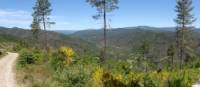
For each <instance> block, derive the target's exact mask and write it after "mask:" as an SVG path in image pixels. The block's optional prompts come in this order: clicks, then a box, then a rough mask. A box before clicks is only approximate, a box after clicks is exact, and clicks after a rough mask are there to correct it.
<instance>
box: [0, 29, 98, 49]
mask: <svg viewBox="0 0 200 87" xmlns="http://www.w3.org/2000/svg"><path fill="white" fill-rule="evenodd" d="M38 37H39V38H38V41H35V39H34V38H33V34H32V32H31V31H30V30H28V29H22V28H17V27H14V28H5V27H0V44H1V43H3V42H8V43H9V42H13V43H21V42H25V43H27V44H28V45H30V46H31V47H33V46H34V45H36V44H38V45H40V46H41V47H44V46H43V45H44V41H45V32H44V31H40V33H39V35H38ZM47 37H48V45H49V46H51V47H53V48H58V47H61V46H69V47H72V48H74V49H76V50H78V51H79V52H83V51H85V50H86V49H89V48H90V47H91V48H94V49H95V47H94V45H92V44H90V43H88V42H87V41H85V40H82V39H80V38H78V37H72V36H69V35H64V34H60V33H57V32H54V31H47Z"/></svg>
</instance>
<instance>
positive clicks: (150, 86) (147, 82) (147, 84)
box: [143, 75, 156, 87]
mask: <svg viewBox="0 0 200 87" xmlns="http://www.w3.org/2000/svg"><path fill="white" fill-rule="evenodd" d="M143 80H144V83H143V85H144V87H156V85H155V83H154V82H153V80H152V79H151V78H150V77H149V76H148V75H145V76H144V77H143Z"/></svg>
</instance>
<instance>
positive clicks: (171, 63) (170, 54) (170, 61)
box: [167, 45, 175, 71]
mask: <svg viewBox="0 0 200 87" xmlns="http://www.w3.org/2000/svg"><path fill="white" fill-rule="evenodd" d="M167 56H168V58H169V59H168V67H169V66H171V67H170V68H171V69H170V70H171V71H172V70H173V68H174V56H175V47H174V45H170V46H169V48H168V49H167Z"/></svg>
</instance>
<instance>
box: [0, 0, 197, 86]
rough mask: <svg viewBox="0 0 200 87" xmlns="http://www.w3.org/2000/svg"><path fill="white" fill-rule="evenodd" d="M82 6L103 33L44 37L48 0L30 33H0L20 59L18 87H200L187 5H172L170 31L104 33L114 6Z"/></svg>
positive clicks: (105, 2)
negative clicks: (196, 86) (173, 14)
mask: <svg viewBox="0 0 200 87" xmlns="http://www.w3.org/2000/svg"><path fill="white" fill-rule="evenodd" d="M86 2H87V3H89V4H90V5H91V6H92V7H95V8H96V10H97V12H98V14H97V15H95V16H94V18H95V19H101V18H102V19H103V24H104V27H103V31H101V30H91V31H90V30H88V31H79V32H76V33H73V34H70V35H63V34H59V33H56V32H51V31H47V29H48V28H47V27H46V25H52V24H55V23H54V22H51V21H50V20H49V16H50V13H51V11H52V9H51V8H50V6H51V3H50V2H49V1H48V0H36V5H35V6H34V7H33V10H34V11H33V14H32V16H33V22H32V24H31V31H29V30H22V29H19V30H17V29H2V30H1V29H0V31H1V32H0V47H1V48H3V49H6V50H8V51H14V52H18V53H19V58H18V60H17V61H16V69H17V70H16V73H17V74H16V77H17V80H18V83H20V84H21V85H23V87H191V86H192V85H193V84H195V83H196V82H197V81H199V79H200V55H199V52H200V50H199V43H200V36H199V35H198V34H199V31H198V32H197V31H195V29H196V28H193V27H192V23H193V22H195V18H194V16H193V15H192V14H191V11H192V6H191V5H192V1H191V0H178V1H177V6H176V12H177V18H176V19H175V23H176V24H177V27H176V28H172V29H174V30H173V31H167V30H164V31H163V30H162V29H161V30H159V29H158V28H154V27H144V26H143V27H134V28H129V29H127V28H122V29H113V30H107V29H108V26H107V25H108V24H107V14H108V13H109V12H112V11H114V10H116V9H118V8H119V7H118V3H119V2H118V0H99V1H98V0H86ZM47 20H48V21H47ZM42 29H43V30H42ZM154 29H155V30H154ZM170 29H171V28H170ZM16 31H18V33H13V32H16ZM2 32H3V33H2ZM20 32H21V33H20ZM102 43H103V44H102ZM2 54H4V52H2V51H1V50H0V56H1V55H2Z"/></svg>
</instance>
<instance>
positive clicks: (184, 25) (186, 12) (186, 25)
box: [175, 0, 195, 69]
mask: <svg viewBox="0 0 200 87" xmlns="http://www.w3.org/2000/svg"><path fill="white" fill-rule="evenodd" d="M192 10H193V7H192V0H177V5H176V12H177V18H176V19H175V22H176V23H177V35H176V36H177V37H176V38H177V48H178V57H179V59H180V69H182V67H183V64H184V63H183V60H184V59H185V47H186V43H187V41H186V39H185V34H186V33H187V32H188V31H189V30H191V25H192V23H193V22H194V21H195V18H194V16H193V15H192V14H191V11H192Z"/></svg>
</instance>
